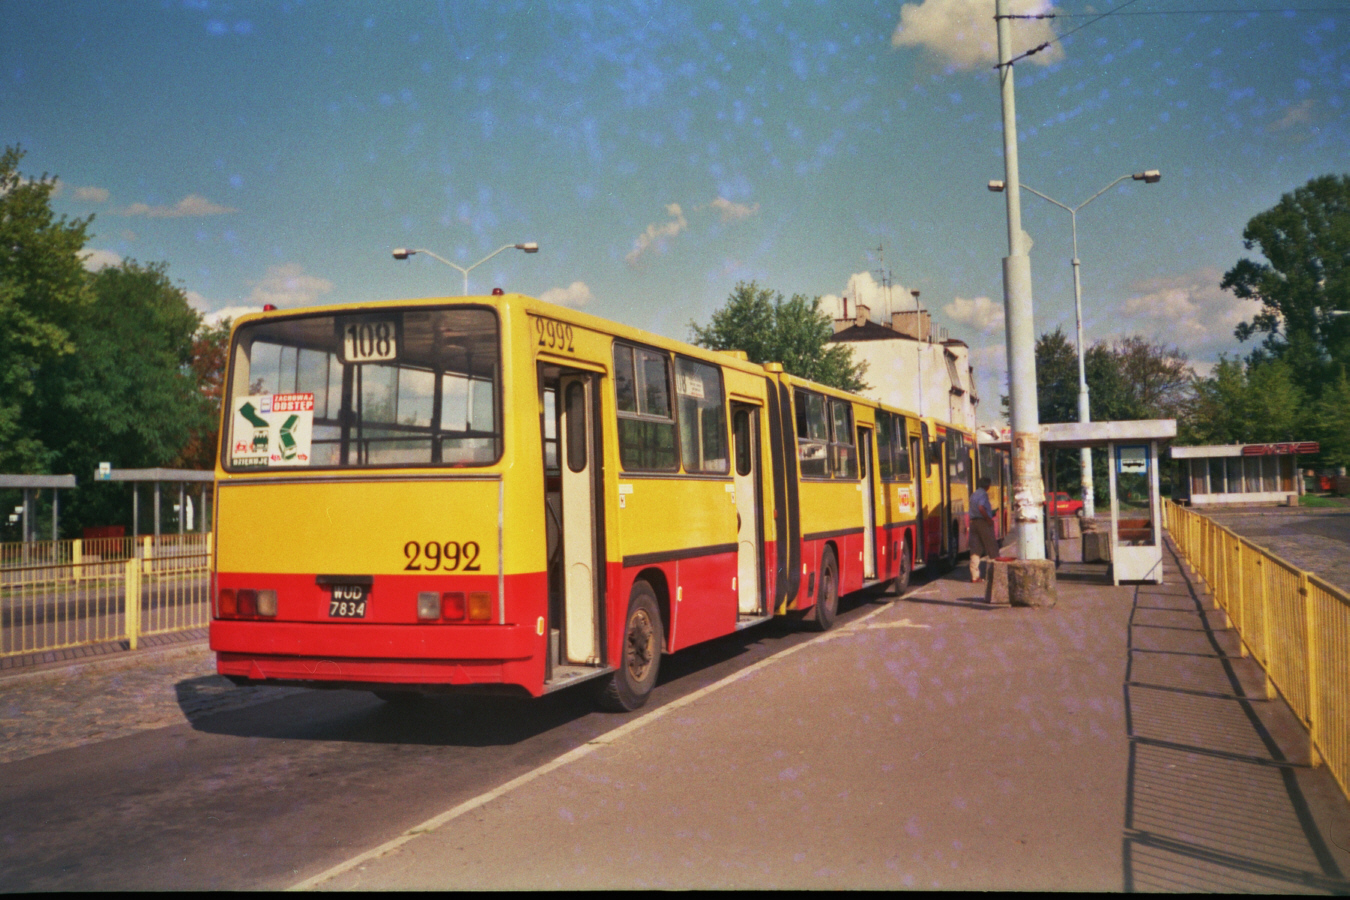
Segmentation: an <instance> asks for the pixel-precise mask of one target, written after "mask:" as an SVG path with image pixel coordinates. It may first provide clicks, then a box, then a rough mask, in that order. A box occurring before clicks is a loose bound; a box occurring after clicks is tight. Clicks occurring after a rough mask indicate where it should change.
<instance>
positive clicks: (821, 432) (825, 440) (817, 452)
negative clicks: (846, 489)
mask: <svg viewBox="0 0 1350 900" xmlns="http://www.w3.org/2000/svg"><path fill="white" fill-rule="evenodd" d="M794 399H795V400H796V406H797V457H798V459H800V460H801V469H802V477H803V478H829V477H830V470H829V468H828V466H829V457H830V453H829V440H830V428H829V424H828V423H827V422H826V421H825V398H824V397H822V396H821V395H820V394H813V393H811V392H810V391H802V390H798V391H796V392H795V396H794Z"/></svg>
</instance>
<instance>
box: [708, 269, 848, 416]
mask: <svg viewBox="0 0 1350 900" xmlns="http://www.w3.org/2000/svg"><path fill="white" fill-rule="evenodd" d="M689 330H690V333H691V339H692V341H693V342H694V343H695V344H698V345H699V346H700V347H707V348H709V349H710V350H744V351H745V353H746V355H747V356H749V357H750V360H751V362H757V363H766V362H780V363H782V364H783V368H784V370H786V371H787V372H789V373H791V374H793V375H797V376H800V377H802V378H809V379H811V380H812V381H818V382H820V383H821V384H825V385H830V386H831V387H837V388H841V389H843V390H846V391H857V390H862V389H863V388H865V387H866V386H867V384H866V382H864V381H863V375H864V374H865V372H866V364H865V363H858V362H854V360H853V351H852V349H850V348H849V347H848V345H846V344H836V343H830V342H829V340H830V336H831V335H832V334H833V331H834V329H833V327H832V326H831V323H830V317H829V316H828V315H827V314H826V313H824V312H823V311H822V310H821V309H820V298H819V297H816V298H814V299H810V298H807V297H806V296H804V295H802V294H793V295H792V299H790V300H785V299H784V298H783V295H782V294H781V293H776V292H774V291H772V290H769V289H768V288H761V287H759V286H758V285H757V284H756V283H755V282H753V281H751V282H749V283H746V282H743V281H742V282H737V283H736V288H735V290H733V291H732V292H731V296H729V297H728V298H727V302H726V305H724V306H723V307H722V308H721V309H719V310H717V311H716V312H715V313H713V316H712V321H711V322H709V323H708V325H707V326H706V327H704V326H701V325H698V324H696V323H694V322H690V323H689Z"/></svg>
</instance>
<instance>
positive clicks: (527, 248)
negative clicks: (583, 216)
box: [394, 241, 539, 297]
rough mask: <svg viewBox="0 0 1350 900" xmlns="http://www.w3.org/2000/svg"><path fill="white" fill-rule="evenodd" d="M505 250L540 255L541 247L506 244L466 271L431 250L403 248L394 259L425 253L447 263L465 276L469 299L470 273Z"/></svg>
mask: <svg viewBox="0 0 1350 900" xmlns="http://www.w3.org/2000/svg"><path fill="white" fill-rule="evenodd" d="M503 250H524V251H525V252H526V253H538V252H539V245H538V244H536V243H535V242H534V241H530V242H528V243H525V244H505V245H503V246H501V247H498V248H497V249H496V250H493V251H492V252H491V253H489V254H488V255H487V256H485V257H483V258H482V259H480V260H479V261H478V262H476V263H474V264H473V265H471V266H469V267H468V268H467V269H466V268H465V267H463V266H457V265H455V264H454V263H452V262H451V261H450V260H448V259H445V258H444V257H441V256H437V255H436V254H435V253H432V252H431V251H430V250H408V249H405V248H403V247H400V248H398V249H397V250H395V251H394V259H407V258H408V257H410V256H412V255H413V254H414V253H424V254H426V255H427V256H430V257H431V258H432V259H434V260H438V261H439V262H443V263H445V264H446V265H447V266H449V267H450V268H452V269H457V270H459V272H460V273H461V274H462V275H463V276H464V296H466V297H467V296H468V295H469V273H470V272H471V271H473V270H474V269H476V268H478V267H479V266H481V265H482V264H483V263H485V262H487V261H488V260H489V259H492V257H494V256H496V255H497V254H498V253H501V252H502V251H503Z"/></svg>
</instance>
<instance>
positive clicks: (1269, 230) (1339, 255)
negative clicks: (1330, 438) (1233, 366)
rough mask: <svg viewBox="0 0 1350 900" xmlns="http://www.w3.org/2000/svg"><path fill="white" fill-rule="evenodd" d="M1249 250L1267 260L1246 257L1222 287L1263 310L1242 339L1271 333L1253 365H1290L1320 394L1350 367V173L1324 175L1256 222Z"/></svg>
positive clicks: (1244, 327)
mask: <svg viewBox="0 0 1350 900" xmlns="http://www.w3.org/2000/svg"><path fill="white" fill-rule="evenodd" d="M1242 237H1243V244H1244V246H1245V247H1246V248H1247V249H1248V250H1259V251H1260V253H1261V255H1262V256H1264V257H1265V259H1266V261H1265V262H1258V261H1254V260H1250V259H1241V260H1239V261H1238V263H1237V265H1235V266H1233V268H1231V269H1229V270H1228V271H1227V272H1226V273H1224V276H1223V281H1222V282H1221V286H1222V287H1223V288H1225V289H1227V290H1231V291H1232V292H1233V293H1234V294H1235V295H1236V296H1238V297H1241V298H1243V299H1250V300H1257V301H1259V302H1260V303H1261V306H1262V309H1261V311H1260V312H1259V313H1257V314H1256V315H1255V316H1254V317H1253V318H1252V319H1251V320H1250V321H1247V322H1243V323H1242V324H1240V325H1238V327H1237V331H1236V335H1237V339H1238V340H1239V341H1245V340H1247V339H1248V338H1251V337H1255V336H1258V335H1265V338H1264V340H1263V341H1262V343H1261V346H1260V347H1259V348H1257V350H1256V351H1254V352H1253V355H1252V361H1253V362H1261V361H1263V360H1266V359H1281V360H1284V361H1285V362H1287V363H1289V365H1290V366H1291V367H1292V372H1293V374H1294V375H1295V376H1296V378H1297V380H1298V382H1299V384H1300V386H1301V387H1302V388H1303V389H1304V390H1305V391H1307V392H1309V393H1310V394H1312V395H1317V394H1319V393H1320V389H1321V385H1322V384H1323V383H1325V382H1326V381H1327V380H1329V376H1331V375H1332V374H1333V373H1334V372H1335V368H1334V367H1335V366H1343V365H1346V364H1347V363H1350V317H1347V316H1340V317H1337V316H1333V315H1332V313H1333V312H1334V311H1336V310H1350V175H1340V176H1337V175H1323V176H1321V177H1319V178H1314V179H1312V180H1311V181H1309V182H1308V183H1307V184H1305V185H1304V186H1303V187H1301V188H1298V189H1297V190H1295V191H1293V192H1292V193H1289V194H1285V195H1284V196H1283V197H1281V198H1280V202H1279V203H1277V204H1276V205H1275V206H1274V207H1272V208H1271V209H1268V210H1266V211H1265V212H1263V213H1260V214H1258V215H1256V216H1254V217H1253V218H1252V219H1251V221H1249V222H1248V223H1247V227H1246V228H1245V229H1244V230H1243V232H1242Z"/></svg>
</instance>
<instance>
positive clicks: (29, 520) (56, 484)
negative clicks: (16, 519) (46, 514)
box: [0, 475, 75, 543]
mask: <svg viewBox="0 0 1350 900" xmlns="http://www.w3.org/2000/svg"><path fill="white" fill-rule="evenodd" d="M73 487H75V476H74V475H0V488H11V489H14V488H17V489H19V490H22V491H23V505H22V506H20V507H18V508H17V509H15V510H14V513H15V515H18V516H21V517H22V522H23V529H22V531H23V540H24V543H28V542H29V541H35V540H37V528H36V527H35V526H36V524H37V523H36V522H34V521H33V499H34V491H46V490H50V491H51V492H52V540H54V541H55V540H59V539H60V530H59V525H60V521H61V501H60V499H59V497H60V495H59V493H58V492H59V491H62V490H69V489H71V488H73Z"/></svg>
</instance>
